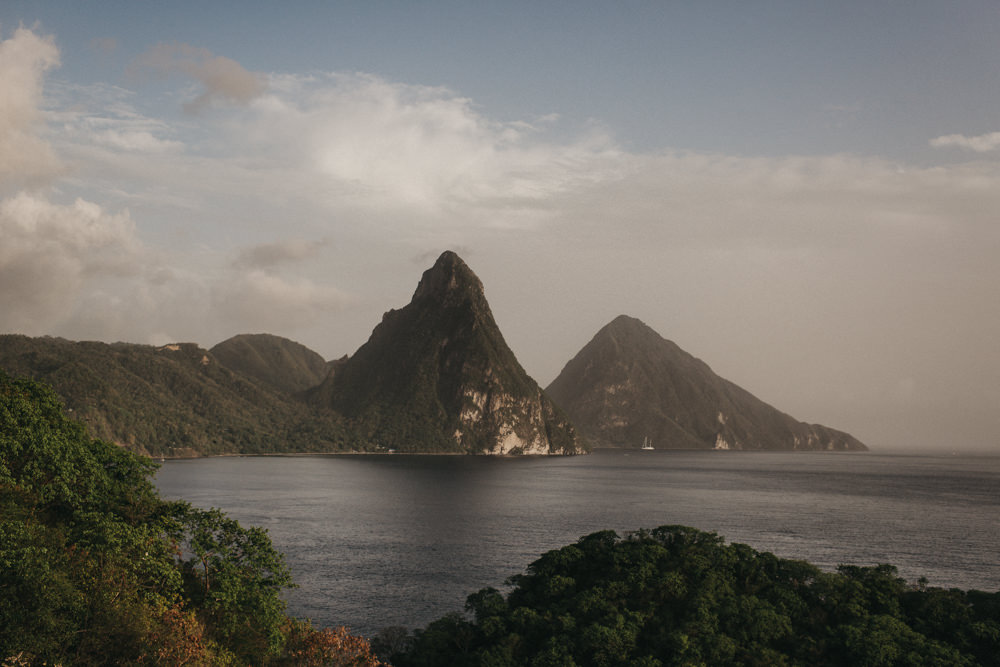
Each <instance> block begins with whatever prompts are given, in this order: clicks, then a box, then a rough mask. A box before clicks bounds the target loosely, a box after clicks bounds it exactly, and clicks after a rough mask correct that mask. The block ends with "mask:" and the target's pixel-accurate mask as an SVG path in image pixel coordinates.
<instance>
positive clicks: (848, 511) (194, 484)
mask: <svg viewBox="0 0 1000 667" xmlns="http://www.w3.org/2000/svg"><path fill="white" fill-rule="evenodd" d="M155 481H156V484H157V486H158V488H159V490H160V493H161V495H162V496H163V497H165V498H170V499H175V498H176V499H184V500H187V501H189V502H191V503H192V504H194V505H196V506H199V507H205V508H208V507H218V508H219V509H222V510H224V511H225V512H227V513H228V514H230V515H231V516H232V517H234V518H236V519H238V520H239V521H240V522H241V523H242V524H244V525H257V526H261V527H264V528H266V529H268V531H269V533H270V535H271V539H272V540H273V542H274V544H275V546H276V547H277V548H278V549H279V550H281V551H282V552H284V553H285V557H286V562H287V563H288V565H289V566H290V568H291V570H292V573H293V576H294V578H295V581H296V583H298V584H299V588H296V589H293V590H291V591H289V592H288V593H287V594H286V599H287V601H288V604H289V611H290V613H291V614H292V615H294V616H298V617H304V618H310V619H312V620H313V622H314V623H316V624H317V625H320V626H336V625H347V626H349V627H351V628H352V629H353V630H354V631H355V632H358V633H360V634H365V635H373V634H375V633H376V632H378V630H380V629H381V628H384V627H387V626H391V625H402V626H405V627H408V628H413V627H421V626H424V625H426V624H427V623H428V622H430V621H431V620H434V619H436V618H439V617H440V616H442V615H444V614H446V613H448V612H452V611H461V610H462V607H463V604H464V601H465V597H466V596H467V595H469V594H470V593H473V592H475V591H477V590H479V589H480V588H483V587H485V586H494V587H496V588H500V589H503V583H504V581H505V580H506V579H507V578H508V577H510V576H511V575H515V574H520V573H522V572H524V570H525V568H526V567H527V566H528V564H530V563H531V562H532V561H534V560H535V559H537V558H538V556H540V555H541V554H542V553H543V552H545V551H547V550H549V549H554V548H558V547H561V546H564V545H566V544H569V543H571V542H574V541H575V540H577V539H578V538H579V537H581V536H583V535H586V534H589V533H592V532H595V531H598V530H605V529H611V530H615V531H617V532H618V533H619V534H624V533H626V532H629V531H634V530H637V529H640V528H654V527H657V526H661V525H668V524H682V525H687V526H692V527H695V528H698V529H700V530H707V531H714V532H717V533H719V534H720V535H722V536H723V537H725V538H726V540H727V541H728V542H742V543H745V544H749V545H750V546H752V547H754V548H756V549H758V550H762V551H770V552H773V553H775V554H776V555H778V556H781V557H784V558H796V559H803V560H808V561H810V562H812V563H813V564H815V565H817V566H819V567H821V568H824V569H828V570H832V569H834V568H835V567H836V566H837V565H838V564H852V565H874V564H878V563H890V564H892V565H895V566H896V567H898V569H899V573H900V576H902V577H904V578H906V579H907V580H908V581H910V582H916V580H917V579H918V578H919V577H926V578H927V579H928V581H929V585H931V586H939V587H945V588H949V587H957V588H965V589H967V588H976V589H980V590H988V591H996V590H998V589H1000V558H998V554H1000V519H998V517H1000V457H996V456H904V455H887V454H873V453H788V452H693V451H682V452H678V451H652V452H649V451H646V452H642V451H611V450H603V451H598V452H595V453H594V454H591V455H589V456H577V457H567V458H533V457H531V458H492V457H467V456H406V455H381V456H374V455H373V456H293V457H225V458H211V459H195V460H178V461H168V462H166V463H164V464H163V466H162V468H161V469H160V470H159V472H158V473H157V476H156V480H155Z"/></svg>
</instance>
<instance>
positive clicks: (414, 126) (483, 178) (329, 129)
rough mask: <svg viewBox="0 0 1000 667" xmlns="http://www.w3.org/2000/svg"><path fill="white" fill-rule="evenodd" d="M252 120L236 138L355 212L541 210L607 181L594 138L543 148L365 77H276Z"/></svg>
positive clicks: (430, 93)
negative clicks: (307, 177) (347, 200)
mask: <svg viewBox="0 0 1000 667" xmlns="http://www.w3.org/2000/svg"><path fill="white" fill-rule="evenodd" d="M253 110H254V112H255V114H254V115H252V116H250V117H248V118H247V119H246V121H245V124H244V125H241V126H240V127H239V128H238V132H239V136H241V137H246V138H249V139H250V140H251V141H253V142H254V143H255V145H256V146H257V147H261V148H263V149H264V150H265V151H267V152H269V153H271V154H276V155H281V156H283V157H284V158H285V159H289V160H291V161H293V162H297V163H299V164H301V166H302V167H303V168H304V169H306V170H308V171H310V172H311V173H313V174H315V175H317V176H319V177H321V178H323V179H325V180H326V181H327V183H328V184H329V186H332V187H335V188H337V192H338V193H348V194H349V196H350V197H351V198H352V200H353V201H354V202H361V203H364V204H365V205H369V206H373V207H377V208H384V207H406V208H407V209H408V210H411V211H414V212H415V213H417V214H431V215H438V216H443V215H448V214H450V213H451V212H454V211H457V210H460V211H461V212H462V213H463V214H466V213H469V212H470V210H475V211H477V212H483V211H489V210H495V209H506V211H507V214H508V215H509V216H511V217H512V218H513V216H514V214H515V213H518V212H523V211H524V210H525V209H538V210H541V209H542V208H544V202H545V200H546V199H548V198H549V197H552V196H556V195H560V194H565V193H568V192H572V191H574V190H576V189H578V188H581V187H584V186H585V185H586V184H588V183H591V182H593V181H594V180H601V179H604V178H606V177H607V176H608V174H607V173H606V172H605V170H606V168H607V164H606V162H607V160H608V159H609V158H611V157H613V156H614V155H615V150H614V148H613V146H612V144H611V142H610V141H609V140H608V139H607V138H606V137H603V136H599V135H597V136H592V137H584V138H581V139H580V141H578V142H575V143H572V144H567V145H556V144H547V143H545V142H544V141H540V140H539V139H538V136H537V134H538V133H537V132H536V129H535V127H534V126H532V125H529V124H527V123H523V122H513V123H498V122H495V121H491V120H490V119H488V118H487V117H486V116H484V115H483V114H481V113H480V112H479V111H478V110H477V109H476V108H475V107H474V105H473V104H472V102H471V101H470V100H468V99H466V98H463V97H461V96H458V95H456V94H454V93H453V92H451V91H449V90H447V89H443V88H431V87H424V86H411V85H404V84H398V83H392V82H388V81H385V80H383V79H379V78H377V77H372V76H362V75H338V74H330V75H314V76H311V77H276V78H274V79H272V84H271V93H270V94H269V95H267V96H265V97H263V98H261V99H260V100H258V101H257V102H256V103H255V104H254V106H253ZM539 205H541V206H539ZM477 217H480V216H477ZM492 217H493V218H494V219H497V218H499V217H500V216H496V215H492Z"/></svg>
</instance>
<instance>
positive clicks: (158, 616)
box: [0, 372, 377, 665]
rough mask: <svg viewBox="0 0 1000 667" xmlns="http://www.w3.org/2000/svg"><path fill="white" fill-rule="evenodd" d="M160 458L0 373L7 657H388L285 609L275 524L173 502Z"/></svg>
mask: <svg viewBox="0 0 1000 667" xmlns="http://www.w3.org/2000/svg"><path fill="white" fill-rule="evenodd" d="M154 468H155V465H154V464H153V463H152V462H151V461H150V460H149V459H146V458H141V457H138V456H136V455H134V454H132V453H130V452H128V451H126V450H124V449H122V448H120V447H117V446H115V445H112V444H110V443H107V442H103V441H101V440H97V439H93V438H91V437H90V436H89V435H88V434H87V432H86V430H85V429H84V427H83V426H81V425H80V424H79V423H77V422H76V421H73V420H70V419H67V418H66V417H65V416H64V415H63V412H62V406H61V404H60V403H59V401H58V400H57V399H56V397H55V394H54V393H53V392H52V391H51V390H50V389H49V388H47V387H45V386H43V385H40V384H38V383H36V382H33V381H30V380H15V379H11V378H10V377H8V376H7V375H6V374H4V373H2V372H0V662H3V664H5V665H7V664H17V665H34V664H49V665H53V664H63V665H119V664H120V665H141V664H147V665H209V664H223V665H242V664H296V665H302V664H312V665H328V664H329V665H374V664H377V662H376V661H375V659H374V658H373V657H372V656H371V653H370V651H369V650H368V648H367V644H366V643H365V642H363V641H362V640H359V639H357V638H353V637H350V636H349V635H347V633H346V631H344V630H343V629H341V630H338V631H333V630H323V631H320V630H316V629H313V628H311V627H310V626H309V625H308V624H307V623H303V622H301V621H295V620H293V619H289V618H288V617H287V616H286V615H285V608H284V603H283V602H282V601H281V599H280V597H279V593H280V592H281V590H282V589H283V588H286V587H288V586H290V585H291V578H290V576H289V572H288V569H287V568H286V567H285V565H284V563H283V560H282V556H281V554H280V553H278V552H277V551H275V549H274V547H273V546H272V545H271V541H270V539H269V538H268V536H267V533H266V532H265V531H263V530H261V529H259V528H249V529H248V528H243V527H242V526H240V525H239V524H238V523H237V522H236V521H233V520H232V519H229V518H227V517H226V516H225V515H223V514H222V513H221V512H219V511H217V510H200V509H196V508H194V507H191V506H190V505H188V504H186V503H180V502H166V501H164V500H162V499H160V498H159V496H158V495H157V493H156V490H155V488H154V487H153V485H152V483H151V482H150V474H151V473H152V472H153V470H154Z"/></svg>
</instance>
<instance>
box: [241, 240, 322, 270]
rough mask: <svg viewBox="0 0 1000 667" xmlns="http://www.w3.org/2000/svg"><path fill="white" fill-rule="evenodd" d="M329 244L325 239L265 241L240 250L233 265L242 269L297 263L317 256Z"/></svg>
mask: <svg viewBox="0 0 1000 667" xmlns="http://www.w3.org/2000/svg"><path fill="white" fill-rule="evenodd" d="M327 244H328V241H327V240H325V239H320V240H318V241H304V240H302V239H288V240H284V241H276V242H274V243H264V244H261V245H256V246H253V247H250V248H245V249H243V250H241V251H240V253H239V256H238V257H237V258H236V260H235V261H234V262H233V266H235V267H236V268H242V269H266V268H270V267H273V266H277V265H278V264H287V263H296V262H300V261H302V260H304V259H311V258H313V257H316V256H317V255H318V254H319V252H320V250H322V249H323V247H324V246H326V245H327Z"/></svg>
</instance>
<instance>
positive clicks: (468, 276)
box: [310, 252, 583, 454]
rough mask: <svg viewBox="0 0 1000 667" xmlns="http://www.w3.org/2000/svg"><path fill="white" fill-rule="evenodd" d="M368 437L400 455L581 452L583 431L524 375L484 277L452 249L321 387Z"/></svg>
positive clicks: (316, 397)
mask: <svg viewBox="0 0 1000 667" xmlns="http://www.w3.org/2000/svg"><path fill="white" fill-rule="evenodd" d="M310 401H311V402H312V403H313V404H314V405H322V406H324V407H327V408H330V409H332V410H334V411H336V412H338V413H340V414H342V415H344V416H345V417H347V418H348V420H349V421H350V423H351V424H352V426H353V428H354V430H355V432H356V433H358V437H359V438H361V439H362V440H367V441H369V442H374V443H377V445H378V446H379V447H382V448H384V449H395V450H398V451H452V452H468V453H489V454H572V453H577V452H580V451H582V450H583V444H582V442H581V440H580V439H579V438H578V436H577V435H576V432H575V431H574V429H573V427H572V426H571V425H570V424H569V422H568V421H567V420H566V419H565V417H563V416H562V415H561V413H560V412H559V410H558V409H557V408H555V406H554V405H553V404H552V403H551V401H549V399H548V397H546V396H545V394H544V393H543V392H542V390H541V389H540V388H539V386H538V385H537V384H536V383H535V381H534V380H532V379H531V378H530V377H528V375H527V374H526V373H525V372H524V369H523V368H521V365H520V364H519V363H518V362H517V359H516V358H515V357H514V354H513V353H512V352H511V350H510V348H508V347H507V344H506V342H505V341H504V339H503V336H502V335H501V333H500V330H499V329H498V328H497V325H496V322H495V321H494V319H493V314H492V312H491V311H490V307H489V304H488V303H487V302H486V297H485V296H484V294H483V286H482V283H481V282H480V280H479V278H478V277H476V275H475V274H474V273H473V272H472V271H471V270H470V269H469V267H468V266H466V264H465V262H463V261H462V260H461V259H460V258H459V257H458V255H456V254H455V253H453V252H445V253H444V254H442V255H441V257H440V258H438V260H437V262H436V263H435V264H434V266H433V267H432V268H430V269H428V270H427V271H426V272H425V273H424V274H423V277H422V278H421V280H420V283H419V285H418V286H417V289H416V291H415V292H414V294H413V298H412V300H411V301H410V303H409V304H408V305H407V306H405V307H404V308H401V309H399V310H390V311H389V312H388V313H386V314H385V315H384V316H383V318H382V322H381V323H380V324H379V325H378V326H377V327H375V330H374V331H373V332H372V335H371V337H370V338H369V340H368V342H367V343H365V344H364V345H363V346H362V347H361V348H360V349H358V351H357V352H356V353H355V354H354V355H353V356H352V357H350V358H349V359H347V360H346V361H345V362H344V363H343V364H342V366H340V367H339V368H338V370H337V372H336V374H334V375H332V376H330V377H329V378H328V379H327V380H326V381H324V383H323V384H322V385H320V386H319V387H318V388H317V389H315V390H314V391H313V392H311V395H310Z"/></svg>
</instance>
